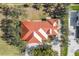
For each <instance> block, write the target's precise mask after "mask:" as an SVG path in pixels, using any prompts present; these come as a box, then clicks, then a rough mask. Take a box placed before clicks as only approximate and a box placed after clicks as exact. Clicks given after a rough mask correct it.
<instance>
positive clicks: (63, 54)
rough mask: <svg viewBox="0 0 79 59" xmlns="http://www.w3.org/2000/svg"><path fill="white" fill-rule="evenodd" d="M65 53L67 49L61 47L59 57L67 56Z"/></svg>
mask: <svg viewBox="0 0 79 59" xmlns="http://www.w3.org/2000/svg"><path fill="white" fill-rule="evenodd" d="M67 51H68V48H67V47H62V48H61V56H67Z"/></svg>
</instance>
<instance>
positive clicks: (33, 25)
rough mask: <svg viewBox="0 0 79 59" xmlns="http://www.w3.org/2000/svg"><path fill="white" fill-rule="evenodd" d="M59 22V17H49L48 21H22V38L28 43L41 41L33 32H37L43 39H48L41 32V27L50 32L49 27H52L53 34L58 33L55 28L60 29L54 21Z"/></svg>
mask: <svg viewBox="0 0 79 59" xmlns="http://www.w3.org/2000/svg"><path fill="white" fill-rule="evenodd" d="M55 22H56V23H58V19H48V20H46V21H36V22H35V21H21V28H22V32H24V33H22V34H21V38H22V40H26V41H28V43H36V42H37V43H38V42H39V41H38V40H37V38H35V37H34V34H33V32H36V33H37V34H38V35H39V37H41V38H42V39H43V40H46V39H45V37H44V35H43V34H42V33H39V32H38V30H39V29H40V28H42V29H43V31H44V33H46V34H50V33H48V31H49V29H52V35H57V33H56V32H55V31H54V30H57V31H58V27H59V26H58V25H55V26H53V25H54V23H55Z"/></svg>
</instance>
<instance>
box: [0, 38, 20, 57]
mask: <svg viewBox="0 0 79 59" xmlns="http://www.w3.org/2000/svg"><path fill="white" fill-rule="evenodd" d="M17 55H20V52H19V49H18V48H16V47H14V46H12V45H8V44H7V43H6V42H5V41H3V40H2V39H0V56H17Z"/></svg>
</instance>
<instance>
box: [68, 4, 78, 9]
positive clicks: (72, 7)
mask: <svg viewBox="0 0 79 59" xmlns="http://www.w3.org/2000/svg"><path fill="white" fill-rule="evenodd" d="M69 9H70V10H79V5H72V6H69Z"/></svg>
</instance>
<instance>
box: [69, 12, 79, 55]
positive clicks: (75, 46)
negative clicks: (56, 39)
mask: <svg viewBox="0 0 79 59" xmlns="http://www.w3.org/2000/svg"><path fill="white" fill-rule="evenodd" d="M71 12H72V11H71ZM73 12H74V11H73ZM72 14H75V13H72ZM72 14H71V15H72ZM69 17H71V16H70V13H69ZM73 18H74V20H75V17H73V16H72V17H71V18H69V19H68V22H69V36H68V38H69V42H68V43H69V45H68V56H74V53H75V51H76V50H77V49H79V44H77V42H76V40H75V32H76V29H75V28H74V25H75V24H74V21H73ZM71 23H72V24H73V25H71ZM72 33H73V34H72Z"/></svg>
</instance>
